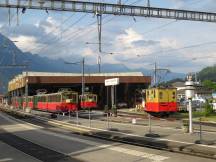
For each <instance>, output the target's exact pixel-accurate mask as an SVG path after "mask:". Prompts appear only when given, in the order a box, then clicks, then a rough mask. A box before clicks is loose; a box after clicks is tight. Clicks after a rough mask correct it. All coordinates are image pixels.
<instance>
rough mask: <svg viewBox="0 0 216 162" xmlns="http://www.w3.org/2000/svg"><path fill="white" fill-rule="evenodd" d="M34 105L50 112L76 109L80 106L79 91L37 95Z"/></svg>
mask: <svg viewBox="0 0 216 162" xmlns="http://www.w3.org/2000/svg"><path fill="white" fill-rule="evenodd" d="M33 107H34V108H35V109H38V110H42V111H49V112H69V111H75V110H77V108H78V93H77V92H74V91H62V92H58V93H51V94H39V95H35V96H34V106H33Z"/></svg>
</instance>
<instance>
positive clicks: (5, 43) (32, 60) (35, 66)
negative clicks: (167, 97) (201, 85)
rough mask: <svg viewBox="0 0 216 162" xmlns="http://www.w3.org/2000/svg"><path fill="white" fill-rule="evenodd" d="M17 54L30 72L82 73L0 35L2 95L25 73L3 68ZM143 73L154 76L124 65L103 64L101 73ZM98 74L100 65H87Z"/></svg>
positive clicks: (176, 75) (173, 75) (171, 75)
mask: <svg viewBox="0 0 216 162" xmlns="http://www.w3.org/2000/svg"><path fill="white" fill-rule="evenodd" d="M14 54H15V56H16V57H15V63H16V64H25V63H26V62H29V67H28V70H29V71H40V72H81V67H80V66H77V65H67V64H65V63H64V60H63V59H58V60H54V59H50V58H47V57H41V56H39V55H37V54H34V55H33V54H31V53H29V52H22V51H21V50H20V49H18V48H17V47H16V45H15V44H14V43H13V42H12V41H11V40H9V39H8V38H7V37H5V36H3V35H1V34H0V66H1V68H0V93H2V92H6V91H7V83H8V81H9V80H10V79H11V78H13V77H14V76H15V75H16V74H19V73H21V72H22V71H25V70H26V69H23V68H10V69H6V68H3V66H4V65H11V64H13V61H12V60H13V58H14ZM135 71H141V72H143V74H144V75H152V70H148V69H145V68H140V69H129V68H127V67H126V66H125V65H123V64H102V66H101V72H135ZM96 72H98V65H85V73H96ZM161 76H163V77H162V81H167V80H171V79H174V78H183V77H185V74H179V73H169V74H161Z"/></svg>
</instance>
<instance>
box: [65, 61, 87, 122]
mask: <svg viewBox="0 0 216 162" xmlns="http://www.w3.org/2000/svg"><path fill="white" fill-rule="evenodd" d="M64 63H65V64H74V65H77V64H81V69H82V79H81V80H82V81H81V82H82V90H81V91H82V92H81V93H82V95H81V101H83V97H84V95H85V58H84V57H83V59H82V60H81V61H79V62H64ZM76 120H77V125H78V124H79V113H78V108H77V109H76Z"/></svg>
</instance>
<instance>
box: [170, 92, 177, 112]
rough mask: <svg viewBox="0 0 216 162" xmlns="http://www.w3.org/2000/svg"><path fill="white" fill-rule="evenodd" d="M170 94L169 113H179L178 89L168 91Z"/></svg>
mask: <svg viewBox="0 0 216 162" xmlns="http://www.w3.org/2000/svg"><path fill="white" fill-rule="evenodd" d="M168 93H169V111H177V96H176V89H171V90H168Z"/></svg>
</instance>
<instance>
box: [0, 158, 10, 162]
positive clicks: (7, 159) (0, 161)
mask: <svg viewBox="0 0 216 162" xmlns="http://www.w3.org/2000/svg"><path fill="white" fill-rule="evenodd" d="M12 160H13V159H11V158H4V159H0V162H5V161H12Z"/></svg>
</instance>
